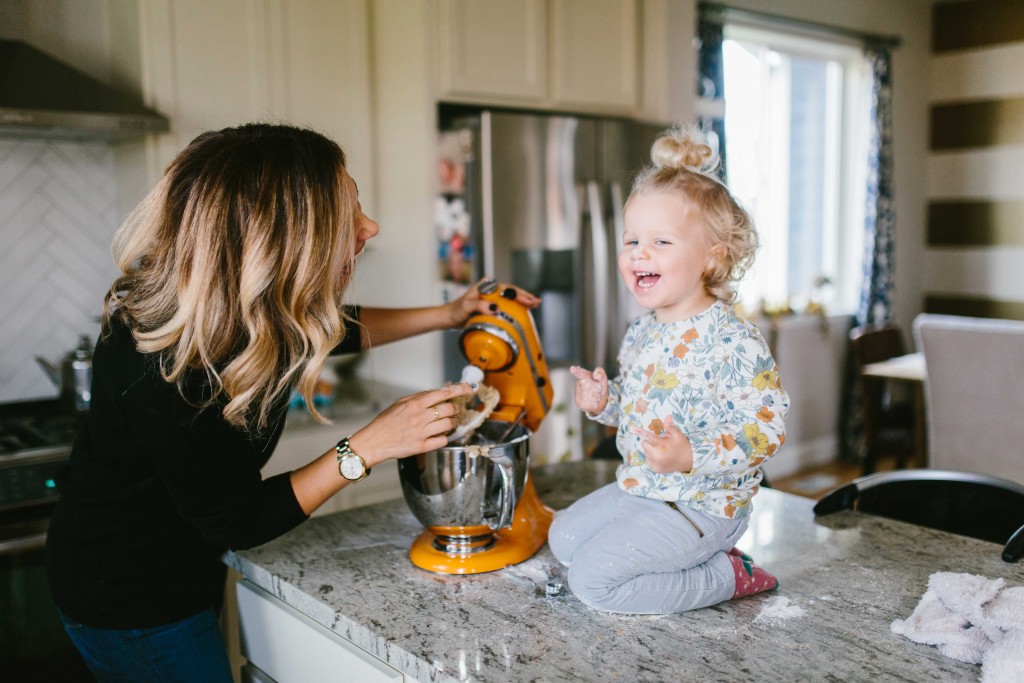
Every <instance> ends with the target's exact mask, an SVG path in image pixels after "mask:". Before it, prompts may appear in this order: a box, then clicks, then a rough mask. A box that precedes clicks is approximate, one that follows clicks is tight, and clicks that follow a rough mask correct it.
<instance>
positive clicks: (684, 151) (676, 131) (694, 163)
mask: <svg viewBox="0 0 1024 683" xmlns="http://www.w3.org/2000/svg"><path fill="white" fill-rule="evenodd" d="M651 161H652V162H653V166H649V167H647V168H646V169H644V170H643V171H642V172H641V173H640V174H639V175H638V176H637V178H636V181H635V182H634V183H633V190H632V192H630V195H629V199H630V200H631V199H632V198H633V197H635V196H636V195H638V194H645V193H648V192H678V193H679V194H680V195H682V197H683V198H684V199H685V200H686V201H687V202H689V203H690V204H691V205H692V206H693V207H694V208H695V209H696V210H697V211H698V212H699V214H700V216H701V217H702V218H703V219H704V225H705V226H706V227H707V232H708V236H709V237H710V239H711V242H712V246H721V247H723V248H724V250H723V251H722V252H721V253H720V254H719V255H718V257H716V258H715V259H714V260H713V262H712V264H711V265H710V266H709V268H708V269H707V270H706V271H705V272H704V288H705V289H706V290H707V292H708V293H709V294H711V295H712V296H714V297H715V298H717V299H720V300H722V301H725V302H727V303H731V302H733V301H734V300H735V299H736V289H735V284H736V282H737V281H738V280H740V279H742V277H743V276H744V275H745V274H746V272H747V269H748V268H749V267H750V265H751V263H752V262H753V260H754V253H755V252H756V251H757V244H758V241H757V232H756V231H755V230H754V222H753V221H752V220H751V218H750V214H748V213H747V212H746V210H745V209H744V208H743V207H742V206H740V205H739V203H738V202H737V201H736V199H735V198H733V196H732V194H731V193H730V192H729V189H728V188H727V187H726V186H725V185H724V184H723V183H722V182H721V181H720V180H719V179H718V178H717V177H716V176H715V170H716V169H717V168H718V161H719V160H718V155H717V154H716V153H715V150H714V149H712V147H711V145H709V144H708V142H707V139H706V137H705V136H704V134H703V133H702V132H701V131H700V130H699V129H698V128H697V127H696V126H681V127H677V128H673V129H671V130H668V131H666V132H664V133H662V135H661V136H660V137H659V138H658V139H657V140H655V141H654V144H653V145H652V146H651ZM627 203H628V200H627Z"/></svg>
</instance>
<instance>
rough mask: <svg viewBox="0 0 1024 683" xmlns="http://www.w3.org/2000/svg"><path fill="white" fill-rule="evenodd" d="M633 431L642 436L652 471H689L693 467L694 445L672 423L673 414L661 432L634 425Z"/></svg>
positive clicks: (644, 449)
mask: <svg viewBox="0 0 1024 683" xmlns="http://www.w3.org/2000/svg"><path fill="white" fill-rule="evenodd" d="M633 433H634V434H636V435H637V436H639V437H640V444H641V446H643V452H644V458H646V460H647V466H648V467H650V468H651V471H652V472H657V473H658V474H668V473H670V472H683V473H686V472H689V471H690V470H692V469H693V446H692V445H691V444H690V440H689V439H688V438H687V437H686V435H685V434H683V432H682V430H681V429H679V427H677V426H675V425H674V424H672V416H671V415H670V416H668V417H666V418H665V421H664V423H663V428H662V431H661V432H660V433H655V432H652V431H650V430H647V429H642V428H641V427H634V428H633Z"/></svg>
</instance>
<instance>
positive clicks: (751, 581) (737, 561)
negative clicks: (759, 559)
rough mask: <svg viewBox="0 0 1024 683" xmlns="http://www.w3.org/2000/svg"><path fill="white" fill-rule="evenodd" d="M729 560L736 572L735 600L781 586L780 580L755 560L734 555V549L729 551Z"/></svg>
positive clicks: (733, 595)
mask: <svg viewBox="0 0 1024 683" xmlns="http://www.w3.org/2000/svg"><path fill="white" fill-rule="evenodd" d="M734 550H735V548H734ZM741 554H742V553H741ZM729 561H730V562H732V569H733V571H734V572H735V573H736V592H734V593H733V594H732V597H733V599H734V600H735V599H736V598H742V597H745V596H747V595H754V594H755V593H760V592H761V591H770V590H775V589H776V588H778V587H779V580H778V579H776V578H775V577H774V576H772V575H771V574H769V573H768V572H766V571H765V570H764V569H762V568H761V567H758V566H757V565H756V564H754V563H753V561H750V560H745V559H744V558H743V557H741V556H739V555H734V554H733V553H732V551H730V552H729Z"/></svg>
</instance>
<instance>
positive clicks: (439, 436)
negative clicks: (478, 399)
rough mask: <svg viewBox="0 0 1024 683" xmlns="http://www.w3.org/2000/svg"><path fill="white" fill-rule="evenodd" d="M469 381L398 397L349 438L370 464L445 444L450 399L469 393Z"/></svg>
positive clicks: (449, 424)
mask: <svg viewBox="0 0 1024 683" xmlns="http://www.w3.org/2000/svg"><path fill="white" fill-rule="evenodd" d="M472 393H473V389H472V388H471V387H470V386H469V385H468V384H462V383H460V384H448V385H445V386H443V387H441V388H440V389H433V390H431V391H423V392H420V393H418V394H412V395H411V396H405V397H403V398H400V399H398V400H397V401H395V402H394V404H392V405H391V406H390V407H388V408H387V409H385V410H384V412H382V413H381V414H380V415H378V416H377V417H375V418H374V419H373V421H372V422H370V424H368V425H366V426H365V427H363V428H362V429H360V430H359V431H358V432H356V433H355V434H353V435H352V437H351V438H350V439H349V445H350V446H351V447H352V450H353V451H355V452H356V453H358V454H359V455H360V457H362V458H363V460H365V461H366V465H367V467H372V466H374V465H376V464H378V463H381V462H384V461H385V460H393V459H395V458H404V457H406V456H409V455H415V454H417V453H426V452H427V451H432V450H434V449H436V448H442V447H443V446H446V445H448V432H450V431H452V430H453V429H455V420H454V419H452V416H453V415H455V413H456V412H457V411H458V407H457V406H456V405H455V404H454V403H451V399H453V398H456V397H459V396H466V395H468V394H472Z"/></svg>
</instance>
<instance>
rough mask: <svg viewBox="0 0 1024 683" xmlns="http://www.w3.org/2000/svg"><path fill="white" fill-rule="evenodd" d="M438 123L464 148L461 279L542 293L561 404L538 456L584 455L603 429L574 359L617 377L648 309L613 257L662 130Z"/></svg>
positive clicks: (561, 123)
mask: <svg viewBox="0 0 1024 683" xmlns="http://www.w3.org/2000/svg"><path fill="white" fill-rule="evenodd" d="M441 126H442V131H443V133H444V136H443V138H442V139H447V140H448V142H449V143H450V142H451V140H452V136H455V139H457V140H458V141H460V142H459V146H460V147H461V151H460V153H459V154H460V156H461V158H460V159H459V160H458V163H459V164H460V165H461V170H460V177H459V182H458V189H457V191H458V193H459V195H460V197H459V201H460V202H461V204H460V205H459V206H460V209H459V210H460V211H464V212H465V214H466V215H465V216H463V220H462V222H463V224H464V225H465V226H466V227H467V229H468V235H469V237H468V244H469V247H470V248H468V249H463V254H464V255H465V256H466V257H467V258H466V261H467V264H466V265H467V267H466V269H465V273H466V275H465V278H464V279H466V280H474V281H475V279H476V278H478V277H481V276H484V275H489V276H493V277H496V278H498V279H499V280H501V281H505V282H513V283H515V284H517V285H520V286H522V287H525V288H527V289H529V290H530V291H532V292H534V293H536V294H539V295H540V296H541V298H542V302H543V303H542V304H541V306H540V308H539V309H537V310H536V311H535V312H534V319H535V321H536V323H537V326H538V329H539V332H540V336H541V341H542V343H543V346H544V351H545V353H546V355H547V360H548V365H549V367H550V368H551V373H552V383H553V385H554V390H555V400H554V408H553V409H552V411H551V413H550V414H549V415H548V417H547V418H546V419H545V421H544V423H543V424H542V426H541V428H540V430H538V433H537V434H536V435H535V437H534V439H533V441H532V453H533V455H531V458H533V462H534V463H538V462H558V461H563V460H568V459H581V458H583V457H585V456H586V455H587V454H589V451H590V449H592V448H593V447H594V445H595V444H596V443H597V442H598V441H600V440H601V439H602V438H603V436H604V432H605V430H604V428H603V427H601V426H600V425H596V424H594V423H590V421H588V420H586V419H585V418H583V417H582V416H581V414H580V413H579V411H578V410H577V409H576V407H575V403H574V401H573V396H572V393H573V388H574V382H573V380H572V377H571V376H570V375H569V372H568V367H569V366H570V365H582V366H584V367H587V368H594V367H596V366H598V365H600V366H603V367H604V368H605V369H606V370H608V372H609V374H610V375H613V374H614V372H615V370H616V363H615V356H616V354H617V351H618V346H619V343H620V341H621V339H622V335H623V332H624V331H625V329H626V326H627V325H628V324H629V322H630V321H631V320H633V319H634V318H635V317H636V316H638V315H640V314H641V313H642V310H641V309H638V308H637V307H636V305H635V303H634V302H633V301H632V297H631V296H630V295H629V294H628V293H627V292H626V290H625V287H624V285H623V284H622V282H621V280H620V278H619V275H618V269H617V266H616V258H617V254H618V250H619V245H620V244H621V242H622V229H623V228H622V223H623V221H622V208H623V203H624V201H625V199H626V197H627V196H628V194H629V190H630V187H631V184H632V182H633V178H634V177H635V176H636V174H637V172H638V171H640V170H641V169H642V168H643V167H644V165H645V164H647V163H649V161H650V148H651V143H652V142H653V141H654V139H655V138H656V137H657V135H658V133H660V132H661V131H662V130H663V129H664V127H663V126H653V125H647V124H641V123H636V122H632V121H627V120H618V119H596V118H588V117H575V116H552V115H543V114H524V113H510V112H498V111H487V110H484V111H476V112H466V111H464V110H463V111H459V110H455V111H448V112H446V111H444V110H442V116H441ZM449 156H450V155H449ZM450 275H451V273H449V276H450ZM450 335H451V336H450V337H449V338H448V339H446V340H445V341H446V343H445V344H444V348H445V353H446V358H445V376H446V377H449V378H457V377H458V376H459V369H461V367H462V366H463V365H464V364H465V360H464V359H463V358H462V357H461V355H460V354H459V351H458V343H457V335H458V333H457V332H453V333H450Z"/></svg>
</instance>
